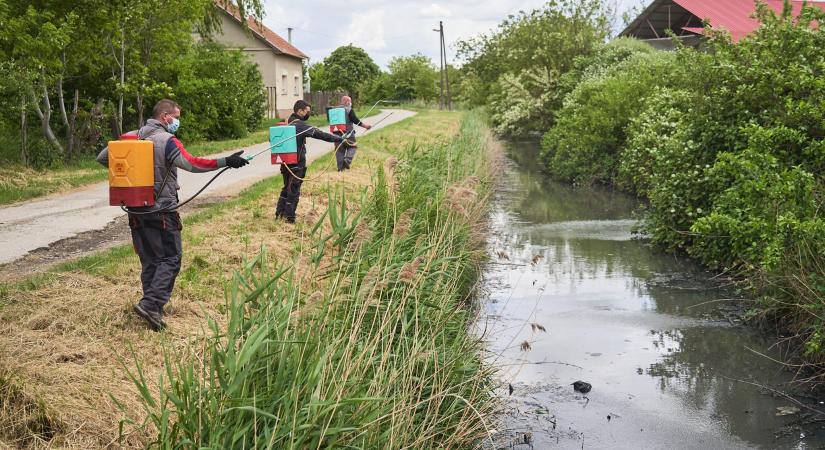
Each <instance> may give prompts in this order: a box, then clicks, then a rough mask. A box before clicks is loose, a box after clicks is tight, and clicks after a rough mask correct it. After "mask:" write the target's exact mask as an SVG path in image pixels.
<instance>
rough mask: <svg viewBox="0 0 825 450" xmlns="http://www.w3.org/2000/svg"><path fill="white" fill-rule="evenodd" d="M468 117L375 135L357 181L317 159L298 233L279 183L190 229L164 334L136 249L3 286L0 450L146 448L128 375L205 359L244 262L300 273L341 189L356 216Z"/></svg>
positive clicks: (445, 116)
mask: <svg viewBox="0 0 825 450" xmlns="http://www.w3.org/2000/svg"><path fill="white" fill-rule="evenodd" d="M460 118H461V114H460V113H447V112H422V113H420V114H419V115H418V116H416V117H414V118H412V119H410V120H407V121H405V122H403V123H400V124H397V125H393V126H391V127H388V128H387V129H385V130H382V131H380V132H377V133H375V134H372V135H369V136H365V137H363V138H362V139H359V144H360V148H359V153H358V155H357V157H356V161H355V164H354V166H355V167H354V169H353V170H351V171H349V172H345V173H342V174H339V173H337V172H335V171H334V168H333V165H332V164H330V161H331V158H330V155H327V156H325V157H324V158H322V159H320V160H318V161H317V162H315V163H314V164H313V165H312V166H310V168H309V171H308V180H307V182H306V183H305V184H304V187H303V188H304V189H303V192H302V198H301V203H300V206H299V211H298V215H299V223H298V224H297V225H296V226H290V225H285V224H283V223H281V222H276V221H274V219H273V215H274V205H275V202H276V200H277V196H278V193H279V189H280V186H279V184H280V177H276V178H273V179H269V180H265V181H263V182H261V183H259V184H257V185H255V186H253V187H252V188H250V189H249V190H247V191H245V192H244V193H242V194H241V197H240V199H237V200H234V201H231V202H229V203H228V204H219V205H213V206H210V207H207V208H205V209H204V210H203V211H202V212H200V213H198V214H195V215H193V216H192V217H190V218H188V219H187V220H186V221H185V228H184V233H183V239H184V262H183V270H182V271H181V273H180V275H179V277H178V283H177V285H176V288H175V292H174V295H173V298H172V301H171V302H170V304H169V305H168V307H167V322H168V323H169V326H170V328H169V329H168V331H165V332H163V333H153V332H151V331H149V330H148V329H147V328H146V326H145V324H144V323H142V321H140V320H139V319H138V318H137V317H136V316H135V315H134V314H133V313H132V312H131V305H132V304H133V303H134V302H136V301H137V300H138V299H139V297H140V293H141V292H140V284H139V277H138V275H139V268H140V266H139V263H138V260H137V257H136V256H135V255H134V253H133V252H132V250H131V248H129V247H125V246H124V247H120V248H116V249H113V250H109V251H106V252H103V253H101V254H100V255H96V256H93V257H89V258H85V259H83V260H81V261H78V262H75V263H71V264H69V265H67V266H65V267H62V268H60V269H56V270H54V271H52V272H50V273H49V274H47V275H45V276H38V277H37V278H33V279H29V280H23V281H20V282H16V283H13V284H6V285H2V286H0V316H1V317H0V449H2V448H4V445H5V446H9V447H23V448H43V447H50V448H139V447H143V446H144V445H145V443H146V442H147V438H148V436H146V435H141V434H140V433H139V432H135V431H128V432H127V433H126V435H125V437H124V439H123V440H122V441H119V440H118V434H119V425H120V422H121V420H122V419H123V418H124V415H123V414H122V413H121V411H120V409H119V407H118V405H117V402H120V403H121V404H122V405H123V407H124V408H125V410H126V411H128V412H129V413H130V414H129V415H130V416H132V418H134V419H139V418H140V417H142V412H143V410H142V407H141V406H140V401H139V397H138V394H137V392H136V388H135V385H134V384H133V382H132V381H131V380H130V379H129V377H128V376H127V374H126V373H125V371H124V365H125V366H128V367H134V361H135V359H136V360H137V361H139V362H140V363H141V364H142V366H143V369H144V372H145V376H146V379H147V380H149V381H150V382H152V381H155V382H156V380H158V379H159V377H160V375H161V373H162V372H163V367H162V363H163V357H162V348H163V345H164V343H165V344H166V345H171V346H172V347H174V348H181V349H183V348H187V347H190V348H198V342H199V339H201V338H202V337H203V336H205V335H206V333H207V332H206V331H205V328H206V318H207V316H208V317H212V318H214V319H215V320H216V321H217V322H218V323H219V324H222V322H221V321H222V320H224V319H225V317H224V313H225V309H224V307H225V301H224V295H223V289H224V283H225V282H226V280H227V279H228V278H230V277H231V276H232V272H233V270H235V269H237V268H238V267H239V266H240V264H241V263H242V262H243V261H244V260H245V259H247V258H253V257H255V256H256V255H257V254H258V253H259V252H260V249H261V248H262V247H265V248H266V249H267V253H266V254H267V255H268V258H269V259H270V260H272V261H273V262H274V261H284V260H292V259H295V260H296V264H297V265H298V266H299V267H300V266H301V265H302V264H303V263H302V258H301V257H300V255H302V254H303V251H304V244H306V245H307V247H308V246H309V243H308V242H306V241H307V239H308V237H309V236H310V234H311V228H312V226H313V225H314V223H315V222H316V221H317V220H318V219H320V218H321V214H322V213H323V211H325V210H326V205H327V202H328V192H329V191H330V189H331V188H333V187H336V186H345V187H346V188H347V189H348V190H349V191H350V192H352V193H353V195H351V196H350V197H349V198H348V199H347V200H348V203H349V207H350V208H351V209H353V210H357V209H358V205H357V201H358V199H359V198H360V195H359V194H358V193H359V192H360V191H361V190H362V189H366V188H368V187H369V186H370V183H371V181H372V179H373V172H374V171H373V168H374V167H377V165H385V166H386V165H392V164H393V163H392V162H390V163H389V164H387V160H388V159H390V158H392V159H394V157H393V156H392V155H393V154H396V153H397V152H399V151H400V150H401V148H402V147H404V146H406V145H408V144H409V143H410V142H412V141H418V142H427V141H432V140H444V139H447V138H449V137H450V136H454V135H455V134H457V132H458V127H459V122H460ZM471 184H472V181H468V182H465V183H464V184H462V185H461V186H457V187H456V191H455V193H454V194H455V195H456V196H457V197H456V199H457V200H460V201H456V205H458V204H460V203H464V202H467V201H471V200H472V199H471V198H470V197H471V196H472V194H471V193H469V192H468V189H469V188H471V187H472V186H470V185H471ZM324 227H329V224H328V223H327V222H326V221H325V224H324ZM296 273H298V274H300V275H298V276H303V277H304V279H302V280H300V281H301V285H302V286H303V287H304V289H303V290H304V292H307V293H312V292H316V291H321V290H323V289H324V286H323V285H322V283H324V282H322V281H318V279H317V278H316V277H312V276H309V274H307V273H304V272H302V271H301V270H297V271H296ZM327 282H328V281H327ZM309 298H310V300H311V299H312V296H310V297H309ZM195 357H198V355H195ZM130 430H131V428H130ZM4 442H5V443H4Z"/></svg>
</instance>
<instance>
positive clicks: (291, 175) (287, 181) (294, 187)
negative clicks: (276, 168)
mask: <svg viewBox="0 0 825 450" xmlns="http://www.w3.org/2000/svg"><path fill="white" fill-rule="evenodd" d="M306 174H307V168H306V166H305V165H302V164H294V165H291V166H288V167H287V165H286V164H281V176H282V177H283V179H284V187H283V189H281V196H280V197H278V205H277V206H276V207H275V217H276V218H284V219H285V220H286V221H287V222H292V223H294V222H295V211H296V210H297V209H298V200H300V197H301V184H303V182H304V180H303V179H302V178H304V177H306ZM296 175H297V176H296Z"/></svg>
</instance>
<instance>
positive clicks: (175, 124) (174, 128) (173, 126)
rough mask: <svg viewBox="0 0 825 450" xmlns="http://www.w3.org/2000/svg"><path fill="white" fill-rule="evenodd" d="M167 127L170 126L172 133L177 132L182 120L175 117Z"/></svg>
mask: <svg viewBox="0 0 825 450" xmlns="http://www.w3.org/2000/svg"><path fill="white" fill-rule="evenodd" d="M166 127H167V128H169V132H170V133H172V134H175V132H176V131H178V128H180V120H178V119H176V118H174V117H173V118H172V123H170V124H167V125H166Z"/></svg>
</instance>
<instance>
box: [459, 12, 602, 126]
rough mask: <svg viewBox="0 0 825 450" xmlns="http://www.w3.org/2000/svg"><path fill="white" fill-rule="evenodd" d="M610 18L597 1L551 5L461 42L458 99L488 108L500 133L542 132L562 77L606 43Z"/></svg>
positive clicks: (557, 100)
mask: <svg viewBox="0 0 825 450" xmlns="http://www.w3.org/2000/svg"><path fill="white" fill-rule="evenodd" d="M612 16H613V11H612V9H611V8H609V7H606V6H605V5H604V3H603V2H602V1H601V0H582V1H575V0H552V1H550V2H548V3H547V4H546V5H545V6H544V7H543V8H541V9H536V10H533V11H531V12H529V13H528V12H521V13H519V14H518V15H516V16H510V17H509V18H508V19H507V20H505V21H504V22H502V23H501V24H500V25H499V27H498V30H496V31H495V32H494V33H492V34H489V35H482V36H479V37H477V38H474V39H470V40H466V41H461V42H459V43H458V44H457V48H458V57H459V59H462V60H463V61H465V64H464V66H463V68H462V72H463V74H462V75H463V76H462V78H463V79H464V81H463V82H462V83H460V85H461V88H462V91H463V98H462V100H464V101H465V102H468V103H470V104H471V105H487V104H489V105H490V106H491V111H492V115H493V122H494V123H496V124H498V130H499V131H500V132H507V133H518V132H524V131H542V132H543V131H546V130H547V129H548V128H549V127H550V126H551V125H552V123H553V114H554V113H555V110H556V109H557V108H558V106H560V105H561V98H560V97H559V96H558V95H556V94H555V93H558V92H559V90H558V89H557V88H558V83H559V80H560V77H561V75H563V74H564V73H566V72H568V71H569V70H571V69H572V68H573V67H574V65H575V61H576V58H578V57H580V56H586V55H589V54H592V53H593V51H594V49H595V48H597V47H598V46H599V45H600V44H601V43H602V42H604V40H605V38H606V37H607V36H608V35H609V32H610V23H611V18H612ZM525 108H529V109H525Z"/></svg>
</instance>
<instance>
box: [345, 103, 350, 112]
mask: <svg viewBox="0 0 825 450" xmlns="http://www.w3.org/2000/svg"><path fill="white" fill-rule="evenodd" d="M344 110H345V111H346V112H350V111H352V105H349V106H344Z"/></svg>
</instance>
